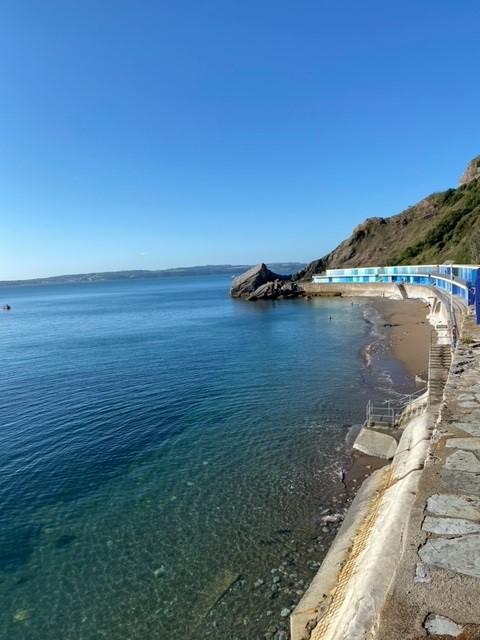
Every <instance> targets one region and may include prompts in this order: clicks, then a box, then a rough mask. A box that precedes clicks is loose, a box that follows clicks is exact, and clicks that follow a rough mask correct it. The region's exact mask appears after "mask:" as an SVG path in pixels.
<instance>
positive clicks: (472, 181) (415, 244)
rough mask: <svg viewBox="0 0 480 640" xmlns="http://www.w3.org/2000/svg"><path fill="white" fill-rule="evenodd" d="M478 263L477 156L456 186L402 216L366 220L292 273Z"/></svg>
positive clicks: (300, 276) (479, 161)
mask: <svg viewBox="0 0 480 640" xmlns="http://www.w3.org/2000/svg"><path fill="white" fill-rule="evenodd" d="M447 260H453V261H454V262H456V263H467V264H468V263H479V262H480V156H479V157H477V158H475V159H474V160H472V162H470V164H469V165H468V167H467V169H466V171H465V173H464V174H463V176H462V179H461V182H460V186H459V187H458V188H456V189H447V191H443V192H441V193H434V194H432V195H430V196H428V197H427V198H425V199H424V200H421V201H420V202H419V203H418V204H416V205H414V206H412V207H409V208H408V209H406V210H405V211H403V212H402V213H400V214H397V215H394V216H392V217H389V218H367V220H365V222H363V223H362V224H360V225H359V226H358V227H356V229H354V231H353V233H352V235H351V236H350V237H349V238H347V239H346V240H344V241H343V242H342V243H341V244H339V245H338V247H337V248H336V249H334V250H333V251H332V252H331V253H329V254H327V255H326V256H324V257H323V258H320V259H319V260H315V261H314V262H311V263H310V264H309V265H307V267H306V268H305V269H303V270H302V271H300V272H299V273H298V274H296V276H295V278H296V279H304V278H306V279H308V278H310V277H311V276H312V275H313V273H320V272H321V271H324V270H325V269H326V268H334V267H360V266H369V265H370V266H384V265H389V264H435V263H439V262H445V261H447Z"/></svg>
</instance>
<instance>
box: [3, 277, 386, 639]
mask: <svg viewBox="0 0 480 640" xmlns="http://www.w3.org/2000/svg"><path fill="white" fill-rule="evenodd" d="M228 287H229V278H228V277H213V276H211V277H207V278H200V277H184V278H178V279H168V280H167V279H165V280H145V281H134V282H114V283H96V284H75V285H56V286H45V287H21V288H20V287H18V288H12V287H10V288H4V289H0V302H1V303H2V304H3V303H5V302H9V303H10V304H11V305H12V311H11V312H9V313H2V314H1V315H0V352H1V357H2V360H1V368H0V381H1V385H0V389H1V395H0V505H1V509H0V601H1V603H2V606H1V610H0V617H1V618H0V637H2V638H9V639H16V638H22V639H23V638H25V639H27V638H28V639H29V640H40V639H41V640H53V639H55V640H56V639H59V640H60V639H62V640H67V639H71V640H74V639H75V640H76V639H89V640H90V639H91V640H94V639H98V638H109V639H110V640H117V639H118V640H120V639H122V640H123V639H127V638H128V639H130V640H137V639H138V640H140V639H141V640H151V639H152V638H160V639H162V640H163V639H171V638H176V637H182V638H184V639H187V640H188V639H189V638H192V639H193V638H198V637H199V635H198V634H199V630H201V634H202V637H212V638H219V639H222V638H225V639H227V638H228V639H230V638H242V639H243V638H245V639H247V638H248V640H252V639H253V638H256V637H259V638H261V637H263V633H264V631H265V629H267V628H268V626H269V624H270V622H271V620H273V619H277V618H278V617H279V612H280V611H281V609H282V608H283V607H285V606H292V605H293V604H294V603H295V602H296V601H298V599H299V597H300V595H301V592H302V590H303V589H304V588H305V587H306V585H307V584H308V579H309V577H312V576H313V573H312V571H313V572H314V570H315V566H314V564H313V565H312V562H313V563H314V562H315V561H319V560H320V559H321V557H322V555H323V554H324V552H325V548H326V547H327V546H328V538H329V535H328V534H325V533H322V530H321V523H320V522H319V513H320V512H321V509H322V508H323V507H324V506H325V505H326V504H331V500H332V497H333V500H335V497H334V496H335V495H336V494H338V493H339V492H340V491H341V487H340V485H339V478H338V470H339V468H340V467H341V466H342V465H343V464H346V463H347V460H348V451H347V447H346V445H345V440H346V435H347V433H348V430H349V428H350V426H351V425H352V424H355V423H358V422H360V421H361V420H362V418H363V414H364V408H365V403H366V401H367V399H368V398H369V397H370V394H371V393H372V388H373V387H375V388H376V393H377V394H382V393H387V392H388V376H386V373H387V369H385V370H384V369H381V367H376V368H375V370H374V371H372V370H369V369H368V368H366V367H365V364H364V362H363V360H362V357H361V353H362V349H363V348H364V347H365V345H366V344H367V343H368V342H369V341H371V340H372V325H371V324H370V323H368V322H366V321H365V315H366V307H365V303H360V304H355V305H353V306H352V304H351V303H350V302H348V301H344V300H341V299H330V300H326V299H318V300H311V301H306V300H296V301H282V302H278V303H255V304H252V303H245V302H242V301H234V300H230V299H229V298H228V295H227V291H228ZM329 316H331V317H332V320H329ZM390 373H391V367H390ZM312 541H314V542H312ZM272 571H273V573H272ZM272 575H278V576H279V577H280V579H279V580H278V581H277V583H280V584H282V585H283V586H282V588H281V589H279V588H276V587H275V586H273V587H272ZM260 582H261V584H260ZM255 584H256V586H255Z"/></svg>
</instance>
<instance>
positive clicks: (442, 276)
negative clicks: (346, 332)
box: [313, 264, 480, 322]
mask: <svg viewBox="0 0 480 640" xmlns="http://www.w3.org/2000/svg"><path fill="white" fill-rule="evenodd" d="M479 277H480V266H479V265H473V264H422V265H399V266H396V267H353V268H346V269H327V270H326V272H325V273H324V274H321V275H314V276H313V282H314V283H316V284H353V283H358V284H374V283H389V282H393V283H397V284H420V285H427V286H431V287H438V288H439V289H443V290H444V291H445V292H446V293H448V294H450V293H451V294H453V295H454V296H457V297H458V298H461V299H462V300H463V302H464V303H465V304H466V305H468V306H470V305H475V307H476V311H477V322H479V319H480V302H479V301H478V300H477V299H476V298H477V296H476V291H479V290H480V289H478V287H479V286H480V283H479Z"/></svg>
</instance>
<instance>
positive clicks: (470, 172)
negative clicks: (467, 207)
mask: <svg viewBox="0 0 480 640" xmlns="http://www.w3.org/2000/svg"><path fill="white" fill-rule="evenodd" d="M478 178H480V156H477V157H476V158H474V159H473V160H472V161H471V162H470V163H469V164H468V166H467V168H466V169H465V172H464V173H463V175H462V177H461V178H460V185H462V184H468V183H469V182H471V181H472V180H477V179H478Z"/></svg>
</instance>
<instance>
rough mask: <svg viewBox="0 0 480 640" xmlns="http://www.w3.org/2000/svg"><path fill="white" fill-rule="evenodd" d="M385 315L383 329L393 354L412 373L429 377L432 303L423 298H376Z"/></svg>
mask: <svg viewBox="0 0 480 640" xmlns="http://www.w3.org/2000/svg"><path fill="white" fill-rule="evenodd" d="M371 304H372V306H373V307H375V309H376V310H377V311H378V312H379V313H380V314H381V316H382V318H383V326H382V331H384V334H385V337H386V341H387V343H388V346H389V348H390V349H391V352H392V355H393V356H394V357H395V358H397V360H399V361H400V362H401V363H402V365H403V366H404V367H405V369H406V371H407V372H408V374H409V375H411V376H419V377H420V378H422V379H425V377H426V373H427V368H428V352H429V348H430V333H431V326H430V324H429V323H428V320H427V313H428V307H427V305H426V304H425V303H424V302H422V301H421V300H390V299H387V298H375V299H372V301H371Z"/></svg>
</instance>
